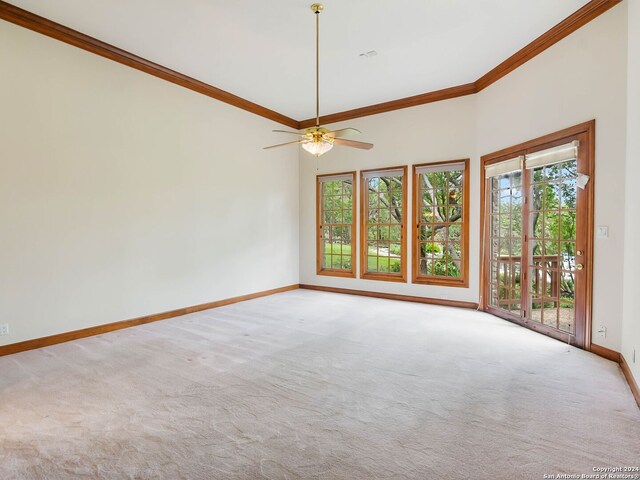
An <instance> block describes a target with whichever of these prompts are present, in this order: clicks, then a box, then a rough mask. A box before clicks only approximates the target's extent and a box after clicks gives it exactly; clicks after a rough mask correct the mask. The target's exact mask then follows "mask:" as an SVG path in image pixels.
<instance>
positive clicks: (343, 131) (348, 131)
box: [327, 128, 362, 138]
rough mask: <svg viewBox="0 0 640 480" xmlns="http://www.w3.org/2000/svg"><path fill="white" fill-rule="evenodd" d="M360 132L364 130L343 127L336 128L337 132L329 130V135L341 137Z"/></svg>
mask: <svg viewBox="0 0 640 480" xmlns="http://www.w3.org/2000/svg"><path fill="white" fill-rule="evenodd" d="M358 133H362V132H360V130H357V129H355V128H342V129H340V130H336V131H335V132H328V133H327V135H329V136H330V137H334V138H340V137H347V136H349V135H357V134H358Z"/></svg>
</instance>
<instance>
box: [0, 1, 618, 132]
mask: <svg viewBox="0 0 640 480" xmlns="http://www.w3.org/2000/svg"><path fill="white" fill-rule="evenodd" d="M620 2H622V0H591V1H590V2H589V3H587V4H586V5H585V6H583V7H582V8H580V9H579V10H577V11H576V12H574V13H572V14H571V15H569V16H568V17H567V18H565V19H564V20H563V21H561V22H560V23H558V24H557V25H556V26H554V27H553V28H551V29H550V30H548V31H547V32H545V33H544V34H542V35H540V36H539V37H538V38H536V39H535V40H534V41H532V42H531V43H529V44H528V45H527V46H525V47H524V48H522V49H520V50H519V51H518V52H516V53H514V54H513V55H512V56H511V57H509V58H508V59H506V60H505V61H504V62H502V63H500V64H499V65H498V66H496V67H495V68H493V69H492V70H490V71H489V72H487V73H486V74H484V75H483V76H482V77H480V78H479V79H478V80H476V81H475V82H473V83H467V84H464V85H458V86H455V87H450V88H445V89H442V90H436V91H433V92H427V93H423V94H420V95H414V96H412V97H405V98H400V99H398V100H391V101H388V102H384V103H378V104H375V105H369V106H366V107H361V108H356V109H353V110H347V111H344V112H338V113H333V114H330V115H324V116H322V117H320V123H321V124H323V125H326V124H331V123H336V122H342V121H346V120H352V119H354V118H360V117H366V116H369V115H377V114H379V113H385V112H391V111H393V110H400V109H403V108H409V107H415V106H418V105H424V104H427V103H432V102H439V101H441V100H448V99H451V98H457V97H463V96H466V95H473V94H475V93H478V92H480V91H482V90H484V89H485V88H487V87H488V86H489V85H491V84H493V83H495V82H497V81H498V80H499V79H501V78H502V77H504V76H505V75H507V74H509V73H511V72H512V71H514V70H515V69H516V68H518V67H520V66H522V65H523V64H525V63H526V62H528V61H529V60H531V59H532V58H534V57H535V56H537V55H539V54H540V53H542V52H544V51H545V50H546V49H548V48H549V47H551V46H553V45H555V44H556V43H558V42H559V41H560V40H562V39H563V38H565V37H567V36H568V35H570V34H571V33H573V32H575V31H576V30H577V29H579V28H580V27H582V26H584V25H586V24H587V23H589V22H590V21H591V20H593V19H594V18H597V17H598V16H600V15H602V14H603V13H604V12H606V11H607V10H609V9H610V8H612V7H614V6H616V5H617V4H618V3H620ZM0 19H3V20H6V21H7V22H11V23H14V24H16V25H20V26H22V27H24V28H27V29H29V30H33V31H34V32H38V33H41V34H43V35H46V36H48V37H51V38H54V39H56V40H60V41H62V42H65V43H68V44H70V45H73V46H75V47H78V48H81V49H83V50H86V51H89V52H91V53H95V54H96V55H100V56H102V57H105V58H109V59H111V60H113V61H115V62H118V63H121V64H123V65H127V66H129V67H132V68H135V69H137V70H140V71H142V72H145V73H148V74H150V75H153V76H155V77H158V78H161V79H163V80H166V81H168V82H171V83H174V84H176V85H180V86H182V87H184V88H188V89H189V90H193V91H194V92H198V93H201V94H203V95H206V96H208V97H211V98H214V99H216V100H219V101H221V102H224V103H227V104H229V105H233V106H234V107H238V108H241V109H243V110H246V111H247V112H251V113H254V114H256V115H259V116H261V117H264V118H267V119H269V120H273V121H274V122H277V123H280V124H282V125H286V126H287V127H291V128H295V129H303V128H307V127H311V126H313V125H315V118H310V119H307V120H301V121H297V120H295V119H293V118H290V117H287V116H286V115H282V114H281V113H278V112H276V111H274V110H270V109H268V108H266V107H263V106H261V105H258V104H256V103H253V102H250V101H249V100H245V99H244V98H242V97H238V96H237V95H234V94H232V93H229V92H226V91H224V90H221V89H219V88H216V87H214V86H212V85H209V84H206V83H204V82H201V81H199V80H196V79H194V78H191V77H188V76H186V75H183V74H182V73H180V72H176V71H175V70H171V69H169V68H167V67H163V66H162V65H159V64H157V63H154V62H151V61H150V60H147V59H145V58H142V57H139V56H137V55H134V54H132V53H129V52H127V51H125V50H122V49H120V48H118V47H114V46H113V45H110V44H108V43H105V42H102V41H100V40H98V39H96V38H93V37H90V36H88V35H85V34H83V33H80V32H78V31H76V30H73V29H71V28H68V27H65V26H64V25H60V24H59V23H56V22H53V21H51V20H48V19H46V18H44V17H41V16H39V15H36V14H34V13H31V12H28V11H27V10H23V9H21V8H19V7H16V6H14V5H11V4H10V3H7V2H5V1H3V0H0Z"/></svg>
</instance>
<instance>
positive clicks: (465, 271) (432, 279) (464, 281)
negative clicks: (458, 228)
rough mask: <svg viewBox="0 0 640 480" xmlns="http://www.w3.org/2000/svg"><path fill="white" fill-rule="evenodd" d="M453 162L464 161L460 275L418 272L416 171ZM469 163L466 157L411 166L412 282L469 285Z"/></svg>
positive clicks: (418, 189) (418, 176) (419, 189)
mask: <svg viewBox="0 0 640 480" xmlns="http://www.w3.org/2000/svg"><path fill="white" fill-rule="evenodd" d="M454 163H464V170H463V180H462V232H461V235H460V254H461V258H460V271H461V273H462V276H461V277H458V278H454V277H445V276H440V275H421V274H420V215H421V212H422V203H421V198H420V197H421V192H422V187H421V176H422V175H423V174H421V173H417V170H418V168H420V167H441V166H442V167H445V166H447V165H451V164H454ZM469 163H470V160H469V159H468V158H465V159H460V160H449V161H446V162H434V163H421V164H418V165H414V166H413V175H412V177H413V179H412V180H413V237H412V240H411V241H412V244H413V245H412V247H413V248H412V264H411V273H412V275H411V276H412V283H417V284H422V285H437V286H443V287H462V288H468V287H469V184H470V183H471V182H470V178H469Z"/></svg>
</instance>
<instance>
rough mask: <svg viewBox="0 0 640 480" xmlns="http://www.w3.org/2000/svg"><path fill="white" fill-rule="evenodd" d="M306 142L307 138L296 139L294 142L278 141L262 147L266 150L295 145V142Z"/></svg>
mask: <svg viewBox="0 0 640 480" xmlns="http://www.w3.org/2000/svg"><path fill="white" fill-rule="evenodd" d="M307 142H308V140H298V141H296V142H287V143H279V144H278V145H270V146H268V147H264V148H263V150H268V149H269V148H277V147H284V146H286V145H295V144H296V143H307Z"/></svg>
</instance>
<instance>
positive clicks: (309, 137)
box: [264, 3, 373, 157]
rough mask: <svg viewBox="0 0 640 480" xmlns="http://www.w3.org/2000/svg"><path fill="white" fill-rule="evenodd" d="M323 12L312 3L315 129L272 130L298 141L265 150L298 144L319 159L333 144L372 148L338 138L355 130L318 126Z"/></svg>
mask: <svg viewBox="0 0 640 480" xmlns="http://www.w3.org/2000/svg"><path fill="white" fill-rule="evenodd" d="M323 10H324V5H322V4H321V3H314V4H312V5H311V11H312V12H313V13H314V14H315V15H316V125H315V127H309V128H307V129H306V130H305V131H304V133H298V132H288V131H286V130H274V132H278V133H288V134H293V135H298V140H297V141H295V142H287V143H281V144H278V145H271V146H270V147H264V148H265V149H268V148H276V147H283V146H285V145H295V144H300V145H302V148H304V149H305V150H306V151H307V152H309V153H311V154H312V155H315V156H316V157H319V156H320V155H322V154H324V153H327V152H328V151H329V150H331V149H332V148H333V145H334V144H335V145H342V146H345V147H353V148H359V149H362V150H370V149H372V148H373V144H371V143H364V142H355V141H353V140H345V139H343V138H340V137H344V136H347V135H352V134H354V133H360V131H359V130H356V129H355V128H342V129H340V130H336V131H331V130H329V129H328V128H324V127H321V126H320V13H321V12H322V11H323Z"/></svg>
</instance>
